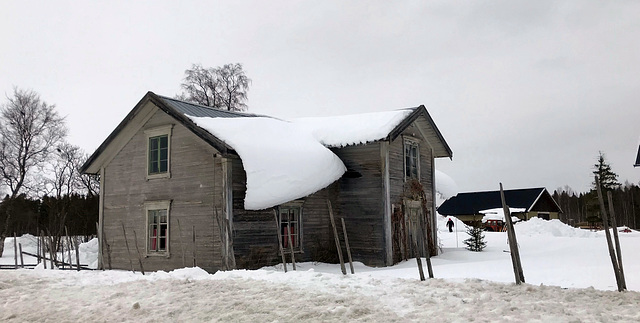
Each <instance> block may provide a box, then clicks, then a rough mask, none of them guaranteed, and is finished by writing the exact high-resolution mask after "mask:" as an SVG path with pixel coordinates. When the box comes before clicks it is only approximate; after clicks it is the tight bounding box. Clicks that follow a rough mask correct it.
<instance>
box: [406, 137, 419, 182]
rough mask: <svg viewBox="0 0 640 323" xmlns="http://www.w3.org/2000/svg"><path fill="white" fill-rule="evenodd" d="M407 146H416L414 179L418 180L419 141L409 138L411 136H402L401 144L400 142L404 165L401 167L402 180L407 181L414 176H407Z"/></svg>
mask: <svg viewBox="0 0 640 323" xmlns="http://www.w3.org/2000/svg"><path fill="white" fill-rule="evenodd" d="M407 146H415V147H416V157H415V158H416V160H415V162H416V177H415V179H417V180H418V181H419V180H420V142H419V141H418V140H417V139H414V138H411V137H404V138H403V144H402V157H403V158H402V163H403V165H404V167H403V168H402V169H403V175H404V181H405V182H406V181H408V180H410V179H412V178H414V177H413V176H407V166H408V165H407Z"/></svg>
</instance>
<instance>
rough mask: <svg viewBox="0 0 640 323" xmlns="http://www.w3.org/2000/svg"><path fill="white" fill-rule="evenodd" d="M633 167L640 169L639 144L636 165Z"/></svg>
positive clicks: (639, 145)
mask: <svg viewBox="0 0 640 323" xmlns="http://www.w3.org/2000/svg"><path fill="white" fill-rule="evenodd" d="M633 167H640V144H638V155H636V163H635V164H633Z"/></svg>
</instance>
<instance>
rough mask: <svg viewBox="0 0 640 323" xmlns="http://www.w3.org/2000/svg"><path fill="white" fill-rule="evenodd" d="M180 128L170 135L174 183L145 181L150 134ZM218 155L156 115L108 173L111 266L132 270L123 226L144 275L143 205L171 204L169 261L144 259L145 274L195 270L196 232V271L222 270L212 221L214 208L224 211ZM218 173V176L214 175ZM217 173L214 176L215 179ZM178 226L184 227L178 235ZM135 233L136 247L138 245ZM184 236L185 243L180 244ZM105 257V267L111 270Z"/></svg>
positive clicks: (161, 114) (160, 114)
mask: <svg viewBox="0 0 640 323" xmlns="http://www.w3.org/2000/svg"><path fill="white" fill-rule="evenodd" d="M169 124H175V126H174V127H173V131H172V135H171V143H170V145H171V148H170V159H171V161H170V172H171V177H170V178H160V179H150V180H147V178H146V164H147V142H146V136H145V133H144V130H145V129H149V128H153V127H157V126H164V125H169ZM214 153H216V151H215V149H213V148H212V147H211V146H209V145H207V144H206V143H205V142H204V141H202V140H201V139H199V138H197V137H196V136H195V135H194V134H193V133H192V132H190V131H189V130H188V129H186V128H185V127H183V126H182V125H180V124H178V123H176V122H175V120H174V119H172V118H171V117H169V116H168V115H166V114H165V113H164V112H162V111H160V110H157V112H156V113H155V114H154V115H153V117H152V118H151V119H150V120H149V121H148V122H147V123H146V124H145V125H144V126H143V127H142V129H140V130H139V131H138V132H137V133H136V134H135V135H134V136H133V138H131V140H129V142H128V143H127V144H126V145H125V146H124V148H123V149H122V150H120V152H119V153H118V154H117V155H116V156H115V157H114V159H113V160H112V161H111V162H110V163H109V164H108V165H107V166H106V168H105V177H104V178H103V180H104V181H105V182H104V184H105V187H104V233H105V237H104V238H105V239H106V243H108V244H109V246H110V249H111V266H112V268H117V269H125V270H128V269H130V263H129V261H130V260H129V258H130V256H129V253H128V252H127V248H126V246H125V241H124V235H123V230H122V224H124V226H125V228H126V235H127V240H128V242H129V249H130V254H131V258H132V259H131V261H132V262H133V264H134V267H135V268H136V270H139V265H138V260H137V252H136V247H135V245H136V243H137V245H138V248H139V249H140V251H141V253H142V254H143V257H144V254H145V251H146V250H145V246H146V244H145V240H146V234H147V232H146V231H147V224H146V215H145V212H144V203H145V202H148V201H158V200H171V201H172V203H171V208H170V211H169V251H170V254H169V256H168V257H165V256H148V257H144V258H143V264H144V269H145V270H171V269H175V268H181V267H183V260H182V259H183V258H182V256H183V253H182V251H183V250H184V251H185V253H186V254H185V257H186V264H187V266H191V265H192V264H193V260H192V255H193V251H194V250H193V244H192V232H193V231H192V230H193V228H194V227H195V231H196V247H195V249H196V250H195V252H196V260H197V265H198V266H200V267H202V268H203V269H205V270H207V271H215V270H217V269H218V268H220V264H221V248H220V240H219V234H218V228H217V225H216V223H215V218H214V215H213V209H214V205H216V206H217V207H218V208H219V209H222V205H221V203H222V200H221V195H222V194H221V192H222V191H221V181H222V178H221V177H222V176H221V166H220V165H221V164H220V162H217V163H215V166H214V162H213V161H214V158H213V155H214ZM214 167H215V170H214ZM214 172H215V173H214ZM178 220H179V221H180V228H182V232H179V230H178V228H179V226H178ZM133 230H135V231H136V234H137V241H134V234H133ZM181 235H182V239H181ZM104 252H105V267H107V266H108V261H107V253H106V250H105V251H104Z"/></svg>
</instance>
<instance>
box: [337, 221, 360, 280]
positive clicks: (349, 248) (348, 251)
mask: <svg viewBox="0 0 640 323" xmlns="http://www.w3.org/2000/svg"><path fill="white" fill-rule="evenodd" d="M340 221H342V234H343V235H344V245H345V247H347V258H348V259H349V269H351V274H355V273H356V271H355V270H354V269H353V259H351V247H349V238H348V237H347V227H346V226H345V225H344V218H340Z"/></svg>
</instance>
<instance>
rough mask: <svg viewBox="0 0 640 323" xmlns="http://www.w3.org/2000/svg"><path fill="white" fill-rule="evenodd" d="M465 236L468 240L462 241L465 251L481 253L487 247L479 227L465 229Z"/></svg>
mask: <svg viewBox="0 0 640 323" xmlns="http://www.w3.org/2000/svg"><path fill="white" fill-rule="evenodd" d="M467 234H468V235H469V238H468V239H466V240H464V241H463V242H464V244H465V245H467V250H471V251H482V249H484V248H485V247H486V246H487V242H486V241H485V240H484V230H483V229H482V228H479V227H475V226H469V227H468V228H467Z"/></svg>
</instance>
